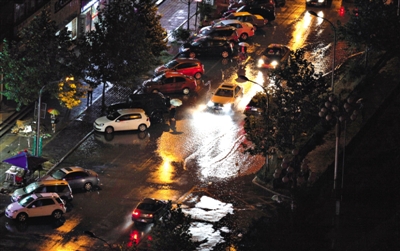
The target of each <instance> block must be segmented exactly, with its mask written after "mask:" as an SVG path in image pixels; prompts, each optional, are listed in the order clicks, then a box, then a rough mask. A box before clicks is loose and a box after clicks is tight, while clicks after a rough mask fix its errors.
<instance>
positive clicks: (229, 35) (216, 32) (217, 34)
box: [189, 26, 239, 43]
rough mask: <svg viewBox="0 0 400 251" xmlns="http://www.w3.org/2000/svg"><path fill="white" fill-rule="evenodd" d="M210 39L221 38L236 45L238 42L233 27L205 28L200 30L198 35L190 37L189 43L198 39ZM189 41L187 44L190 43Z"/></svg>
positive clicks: (237, 36)
mask: <svg viewBox="0 0 400 251" xmlns="http://www.w3.org/2000/svg"><path fill="white" fill-rule="evenodd" d="M206 36H208V37H210V38H222V39H226V40H228V41H229V42H232V43H237V42H238V41H239V35H238V33H237V31H236V28H235V27H232V26H217V27H215V26H207V27H204V28H202V29H201V30H200V32H199V34H197V35H196V36H194V37H192V38H191V39H190V41H193V40H195V39H196V38H199V37H206ZM190 41H189V42H190Z"/></svg>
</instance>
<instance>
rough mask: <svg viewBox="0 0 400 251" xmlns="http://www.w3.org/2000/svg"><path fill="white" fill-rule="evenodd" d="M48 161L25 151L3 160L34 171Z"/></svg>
mask: <svg viewBox="0 0 400 251" xmlns="http://www.w3.org/2000/svg"><path fill="white" fill-rule="evenodd" d="M46 161H48V159H45V158H42V157H36V156H32V155H31V154H29V153H28V152H25V151H24V152H20V153H18V154H17V155H15V156H13V157H11V158H8V159H5V160H3V162H6V163H9V164H11V165H14V166H17V167H21V168H24V169H26V170H32V171H35V170H37V169H39V168H40V165H41V164H43V163H44V162H46Z"/></svg>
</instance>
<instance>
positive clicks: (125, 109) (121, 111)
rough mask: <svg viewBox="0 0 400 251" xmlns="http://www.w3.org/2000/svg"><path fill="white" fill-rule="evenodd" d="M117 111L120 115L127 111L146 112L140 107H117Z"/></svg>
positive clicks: (127, 112)
mask: <svg viewBox="0 0 400 251" xmlns="http://www.w3.org/2000/svg"><path fill="white" fill-rule="evenodd" d="M118 112H119V113H120V114H121V115H125V114H129V113H146V112H145V111H144V110H143V109H142V108H123V109H118Z"/></svg>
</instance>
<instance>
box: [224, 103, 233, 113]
mask: <svg viewBox="0 0 400 251" xmlns="http://www.w3.org/2000/svg"><path fill="white" fill-rule="evenodd" d="M231 108H232V105H231V104H224V105H223V106H222V110H223V111H224V112H228V111H230V110H231Z"/></svg>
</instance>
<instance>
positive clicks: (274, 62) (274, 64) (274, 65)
mask: <svg viewBox="0 0 400 251" xmlns="http://www.w3.org/2000/svg"><path fill="white" fill-rule="evenodd" d="M271 65H272V67H274V68H276V66H277V65H278V61H276V60H274V61H272V62H271Z"/></svg>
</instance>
